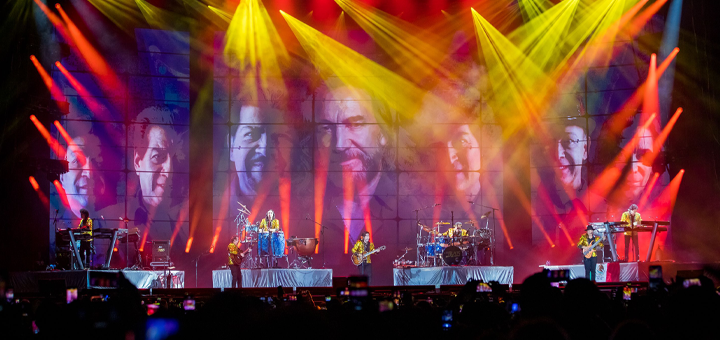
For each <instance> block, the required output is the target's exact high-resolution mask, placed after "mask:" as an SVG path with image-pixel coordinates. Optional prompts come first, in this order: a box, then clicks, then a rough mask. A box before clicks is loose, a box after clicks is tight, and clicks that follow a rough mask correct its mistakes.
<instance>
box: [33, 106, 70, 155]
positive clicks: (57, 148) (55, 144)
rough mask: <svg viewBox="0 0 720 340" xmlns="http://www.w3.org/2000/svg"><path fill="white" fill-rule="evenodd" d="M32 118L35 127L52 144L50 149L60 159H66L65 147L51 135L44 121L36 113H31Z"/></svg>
mask: <svg viewBox="0 0 720 340" xmlns="http://www.w3.org/2000/svg"><path fill="white" fill-rule="evenodd" d="M30 120H31V121H32V122H33V124H35V127H36V128H37V129H38V131H40V134H41V135H42V136H43V138H45V141H46V142H47V144H48V145H49V146H50V150H52V151H53V152H55V154H56V155H57V156H58V158H60V159H65V149H63V147H62V146H60V143H59V142H58V141H57V139H55V138H54V137H53V136H51V135H50V131H48V130H47V129H46V128H45V126H44V125H42V123H40V121H39V120H38V119H37V117H35V115H30Z"/></svg>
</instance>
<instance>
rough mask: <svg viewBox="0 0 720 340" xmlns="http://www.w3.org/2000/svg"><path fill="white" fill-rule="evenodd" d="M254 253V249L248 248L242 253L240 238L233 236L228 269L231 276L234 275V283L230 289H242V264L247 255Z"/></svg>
mask: <svg viewBox="0 0 720 340" xmlns="http://www.w3.org/2000/svg"><path fill="white" fill-rule="evenodd" d="M249 251H252V248H248V249H247V250H245V251H244V252H240V238H238V237H237V236H233V238H232V239H231V240H230V244H228V267H230V274H231V275H232V281H231V283H230V288H242V270H241V269H240V264H241V263H242V259H243V258H244V257H245V254H246V253H247V252H249Z"/></svg>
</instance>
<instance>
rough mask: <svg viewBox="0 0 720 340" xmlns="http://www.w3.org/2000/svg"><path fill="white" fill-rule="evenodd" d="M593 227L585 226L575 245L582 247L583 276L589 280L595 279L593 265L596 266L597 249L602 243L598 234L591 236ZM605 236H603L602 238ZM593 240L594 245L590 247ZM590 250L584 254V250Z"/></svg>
mask: <svg viewBox="0 0 720 340" xmlns="http://www.w3.org/2000/svg"><path fill="white" fill-rule="evenodd" d="M594 230H595V229H593V227H592V226H591V225H589V226H587V229H585V233H584V234H582V236H580V241H578V244H577V247H578V248H580V249H582V250H583V252H582V255H583V264H584V265H585V278H586V279H588V280H591V281H595V267H597V249H598V248H602V246H603V244H602V242H600V236H593V231H594ZM604 239H605V236H603V240H604ZM593 242H596V243H595V245H594V246H593V247H592V249H591V248H590V246H591V245H592V243H593ZM586 250H590V253H589V256H588V255H585V251H586Z"/></svg>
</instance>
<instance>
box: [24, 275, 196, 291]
mask: <svg viewBox="0 0 720 340" xmlns="http://www.w3.org/2000/svg"><path fill="white" fill-rule="evenodd" d="M121 272H122V274H123V275H124V276H125V278H127V279H128V281H130V283H132V284H133V285H135V287H137V288H140V289H147V288H154V287H161V286H162V284H161V282H162V280H163V278H164V276H165V274H166V272H165V271H162V270H157V271H153V270H124V271H120V270H58V271H37V272H18V273H12V274H11V275H10V283H11V284H12V287H13V289H14V290H15V292H18V293H46V292H50V293H57V292H59V291H62V293H63V294H64V293H65V289H67V288H78V289H80V290H83V289H93V288H116V287H117V283H118V282H117V278H118V274H119V273H121ZM169 272H170V273H172V276H173V278H172V282H171V288H184V287H185V272H184V271H179V270H171V271H169Z"/></svg>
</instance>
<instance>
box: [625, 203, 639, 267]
mask: <svg viewBox="0 0 720 340" xmlns="http://www.w3.org/2000/svg"><path fill="white" fill-rule="evenodd" d="M637 210H638V206H637V205H635V204H632V205H630V207H629V208H628V210H627V211H626V212H624V213H623V214H622V217H621V218H620V221H621V222H625V223H627V226H628V227H629V228H635V227H637V226H639V225H640V224H641V223H642V218H641V217H640V213H638V212H637ZM624 235H625V261H630V258H629V257H628V251H629V250H630V239H631V238H632V244H633V254H635V259H634V261H639V260H640V249H639V248H638V234H637V232H635V231H626V232H625V233H624Z"/></svg>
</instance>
